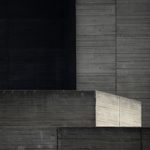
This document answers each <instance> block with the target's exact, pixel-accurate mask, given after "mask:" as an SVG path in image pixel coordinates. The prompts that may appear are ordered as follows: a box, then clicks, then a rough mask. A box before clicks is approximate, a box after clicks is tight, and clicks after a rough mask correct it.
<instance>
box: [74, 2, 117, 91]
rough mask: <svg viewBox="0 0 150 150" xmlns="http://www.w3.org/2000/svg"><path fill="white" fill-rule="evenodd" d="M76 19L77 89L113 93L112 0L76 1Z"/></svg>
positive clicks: (113, 30)
mask: <svg viewBox="0 0 150 150" xmlns="http://www.w3.org/2000/svg"><path fill="white" fill-rule="evenodd" d="M76 20H77V23H76V26H77V31H76V41H77V42H76V46H77V89H78V90H82V89H83V90H95V89H97V90H103V91H107V92H111V93H114V92H115V1H114V0H77V1H76ZM104 78H107V79H106V80H105V79H104Z"/></svg>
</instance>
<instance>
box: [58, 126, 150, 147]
mask: <svg viewBox="0 0 150 150" xmlns="http://www.w3.org/2000/svg"><path fill="white" fill-rule="evenodd" d="M58 144H59V145H58V150H81V149H88V150H95V149H98V150H146V149H142V145H141V129H140V128H62V129H59V130H58ZM149 148H150V147H149Z"/></svg>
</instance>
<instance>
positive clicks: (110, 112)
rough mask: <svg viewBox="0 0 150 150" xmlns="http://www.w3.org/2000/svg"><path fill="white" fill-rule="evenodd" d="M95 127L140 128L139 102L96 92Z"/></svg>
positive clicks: (140, 112) (140, 108)
mask: <svg viewBox="0 0 150 150" xmlns="http://www.w3.org/2000/svg"><path fill="white" fill-rule="evenodd" d="M96 126H124V127H125V126H128V127H129V126H131V127H141V126H142V106H141V102H140V101H137V100H133V99H127V98H124V97H120V96H117V95H112V94H108V93H104V92H100V91H96Z"/></svg>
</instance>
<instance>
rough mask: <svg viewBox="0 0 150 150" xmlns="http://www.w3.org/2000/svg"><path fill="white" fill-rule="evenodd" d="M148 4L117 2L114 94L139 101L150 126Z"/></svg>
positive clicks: (128, 0)
mask: <svg viewBox="0 0 150 150" xmlns="http://www.w3.org/2000/svg"><path fill="white" fill-rule="evenodd" d="M149 23H150V1H149V0H117V94H119V95H122V96H125V97H129V98H136V99H140V100H142V102H143V117H142V118H143V126H145V127H149V126H150V92H149V91H150V50H149V49H150V25H149Z"/></svg>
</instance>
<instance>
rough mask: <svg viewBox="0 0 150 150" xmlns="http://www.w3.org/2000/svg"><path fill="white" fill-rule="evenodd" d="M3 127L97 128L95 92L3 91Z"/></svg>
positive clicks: (0, 113) (0, 115) (0, 107)
mask: <svg viewBox="0 0 150 150" xmlns="http://www.w3.org/2000/svg"><path fill="white" fill-rule="evenodd" d="M0 126H48V127H94V126H95V92H94V91H91V92H90V91H86V92H84V91H49V90H47V91H45V90H44V91H42V90H41V91H38V90H37V91H0Z"/></svg>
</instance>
